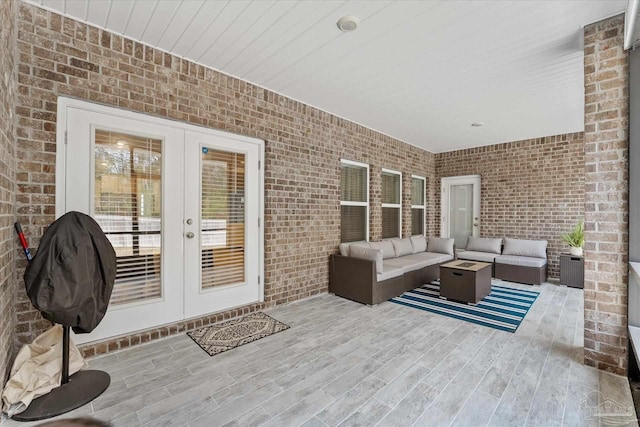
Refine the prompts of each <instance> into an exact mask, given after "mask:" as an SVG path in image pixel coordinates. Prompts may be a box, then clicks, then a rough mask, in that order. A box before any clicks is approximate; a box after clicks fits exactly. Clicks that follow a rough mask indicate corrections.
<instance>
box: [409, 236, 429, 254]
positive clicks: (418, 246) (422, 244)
mask: <svg viewBox="0 0 640 427" xmlns="http://www.w3.org/2000/svg"><path fill="white" fill-rule="evenodd" d="M411 244H412V245H413V253H414V254H417V253H418V252H424V251H426V250H427V238H426V237H425V236H411Z"/></svg>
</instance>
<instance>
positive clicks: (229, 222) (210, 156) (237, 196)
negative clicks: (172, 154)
mask: <svg viewBox="0 0 640 427" xmlns="http://www.w3.org/2000/svg"><path fill="white" fill-rule="evenodd" d="M201 165H202V166H201V167H202V170H201V177H202V178H201V179H202V182H201V186H202V187H201V188H202V195H201V221H202V222H201V227H202V228H201V230H200V232H201V236H200V242H201V243H200V244H201V251H202V270H201V286H202V288H203V289H206V288H210V287H213V286H220V285H229V284H234V283H241V282H244V279H245V265H244V253H245V242H244V220H245V203H244V202H245V187H244V186H245V155H244V154H241V153H233V152H228V151H219V150H213V149H208V148H203V149H202V161H201Z"/></svg>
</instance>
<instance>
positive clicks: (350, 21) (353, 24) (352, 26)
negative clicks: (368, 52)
mask: <svg viewBox="0 0 640 427" xmlns="http://www.w3.org/2000/svg"><path fill="white" fill-rule="evenodd" d="M337 25H338V28H340V30H342V31H344V32H349V31H355V30H356V29H357V28H358V26H359V25H360V20H359V19H358V18H356V17H355V16H351V15H347V16H343V17H342V18H340V19H338V23H337Z"/></svg>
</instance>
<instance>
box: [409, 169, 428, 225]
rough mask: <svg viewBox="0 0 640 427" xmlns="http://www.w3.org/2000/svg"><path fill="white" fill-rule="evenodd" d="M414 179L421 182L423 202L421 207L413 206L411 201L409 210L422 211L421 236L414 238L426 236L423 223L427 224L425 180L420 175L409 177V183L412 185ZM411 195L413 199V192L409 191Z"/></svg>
mask: <svg viewBox="0 0 640 427" xmlns="http://www.w3.org/2000/svg"><path fill="white" fill-rule="evenodd" d="M414 179H418V180H420V181H422V200H423V204H422V205H414V204H413V200H411V210H412V211H413V210H414V209H422V221H423V224H422V234H416V236H426V235H427V227H426V226H425V224H424V223H426V222H427V208H426V206H427V178H426V177H424V176H420V175H413V174H412V175H411V181H412V183H413V180H414ZM411 193H412V197H413V190H412V191H411ZM411 218H412V220H411V221H412V224H411V227H412V230H411V234H413V216H412V217H411Z"/></svg>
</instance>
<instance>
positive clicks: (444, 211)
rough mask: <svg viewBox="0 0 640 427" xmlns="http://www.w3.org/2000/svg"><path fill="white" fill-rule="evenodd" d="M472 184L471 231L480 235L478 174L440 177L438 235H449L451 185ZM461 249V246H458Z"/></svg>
mask: <svg viewBox="0 0 640 427" xmlns="http://www.w3.org/2000/svg"><path fill="white" fill-rule="evenodd" d="M468 184H471V185H473V217H474V221H473V229H472V230H473V231H472V236H476V237H477V236H479V235H480V224H481V223H480V221H481V220H482V218H481V217H480V175H463V176H449V177H444V178H442V179H441V185H440V236H441V237H449V202H450V193H451V191H450V188H451V186H452V185H468ZM458 249H462V248H458Z"/></svg>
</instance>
